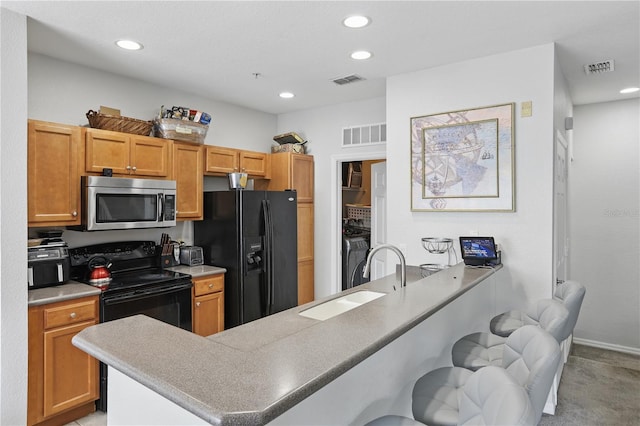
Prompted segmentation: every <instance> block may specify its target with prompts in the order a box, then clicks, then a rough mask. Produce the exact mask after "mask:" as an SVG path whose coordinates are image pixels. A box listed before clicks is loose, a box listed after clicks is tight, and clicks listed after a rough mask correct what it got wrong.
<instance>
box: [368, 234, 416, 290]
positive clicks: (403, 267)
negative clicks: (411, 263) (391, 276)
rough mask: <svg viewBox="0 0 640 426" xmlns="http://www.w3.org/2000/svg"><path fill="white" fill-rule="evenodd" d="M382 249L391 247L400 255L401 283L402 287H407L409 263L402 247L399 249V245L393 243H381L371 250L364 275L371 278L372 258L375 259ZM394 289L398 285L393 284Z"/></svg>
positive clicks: (390, 248)
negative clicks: (401, 249) (405, 258)
mask: <svg viewBox="0 0 640 426" xmlns="http://www.w3.org/2000/svg"><path fill="white" fill-rule="evenodd" d="M382 249H389V250H391V251H392V252H394V253H395V254H397V255H398V258H399V259H400V284H401V285H402V287H406V286H407V264H406V262H405V260H404V255H403V254H402V252H401V251H400V249H398V247H396V246H394V245H391V244H380V245H379V246H377V247H374V248H373V249H372V250H371V251H370V252H369V255H368V256H367V264H366V265H365V267H364V270H363V271H362V277H363V278H369V270H370V269H371V259H373V256H374V255H375V254H376V253H377V252H378V251H380V250H382ZM393 289H394V290H395V289H396V287H395V286H393Z"/></svg>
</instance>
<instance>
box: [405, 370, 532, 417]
mask: <svg viewBox="0 0 640 426" xmlns="http://www.w3.org/2000/svg"><path fill="white" fill-rule="evenodd" d="M465 371H466V372H465ZM468 371H469V370H466V369H464V368H458V367H443V368H439V369H437V370H433V371H431V372H429V373H427V374H426V375H424V376H423V377H421V378H420V379H419V380H418V381H417V382H416V384H415V386H414V389H413V405H412V409H413V415H414V417H415V418H416V420H419V421H421V422H424V423H427V424H429V425H534V424H535V418H536V415H535V410H534V408H533V405H532V403H531V401H530V400H529V395H528V394H527V391H526V390H525V388H524V387H523V386H521V385H520V383H518V382H517V381H516V379H515V378H513V377H512V376H511V375H510V374H509V373H508V372H507V370H505V369H503V368H501V367H496V366H488V367H486V368H483V369H481V370H479V371H476V372H474V373H471V374H469V373H468ZM465 377H466V379H465ZM462 382H464V383H463V384H462V385H461V383H462ZM438 385H440V386H438Z"/></svg>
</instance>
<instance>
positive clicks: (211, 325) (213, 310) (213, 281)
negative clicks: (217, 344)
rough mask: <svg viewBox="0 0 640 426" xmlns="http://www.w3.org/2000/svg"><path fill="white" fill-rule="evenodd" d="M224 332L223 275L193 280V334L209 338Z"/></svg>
mask: <svg viewBox="0 0 640 426" xmlns="http://www.w3.org/2000/svg"><path fill="white" fill-rule="evenodd" d="M222 330H224V274H216V275H207V276H204V277H197V278H193V332H194V333H195V334H198V335H200V336H210V335H212V334H215V333H218V332H220V331H222Z"/></svg>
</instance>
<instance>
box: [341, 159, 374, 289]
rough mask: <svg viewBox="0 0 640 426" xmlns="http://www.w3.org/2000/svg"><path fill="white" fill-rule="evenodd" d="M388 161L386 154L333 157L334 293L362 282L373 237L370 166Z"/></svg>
mask: <svg viewBox="0 0 640 426" xmlns="http://www.w3.org/2000/svg"><path fill="white" fill-rule="evenodd" d="M385 158H386V153H385V152H371V153H366V154H349V155H337V156H333V157H332V168H333V170H334V173H333V179H332V180H333V182H332V211H333V212H334V214H333V217H332V221H331V222H332V238H331V240H332V243H331V247H332V261H331V270H332V276H333V277H334V280H333V283H334V284H333V288H332V294H335V293H337V292H340V291H342V290H343V287H350V285H353V284H355V285H358V284H361V283H362V281H361V280H359V276H361V270H362V267H363V266H364V264H363V259H366V254H367V252H368V249H369V246H370V235H371V193H372V190H371V165H372V164H375V163H377V162H381V161H385ZM345 230H346V231H347V233H348V234H349V235H348V236H347V237H348V238H345ZM358 270H359V271H360V272H358ZM354 277H356V280H355V281H356V282H352V279H353V278H354Z"/></svg>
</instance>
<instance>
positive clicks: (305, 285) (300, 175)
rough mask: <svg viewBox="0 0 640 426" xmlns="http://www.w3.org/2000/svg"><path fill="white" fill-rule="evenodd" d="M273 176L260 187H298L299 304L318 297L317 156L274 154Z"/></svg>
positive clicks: (278, 188)
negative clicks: (316, 264) (315, 202)
mask: <svg viewBox="0 0 640 426" xmlns="http://www.w3.org/2000/svg"><path fill="white" fill-rule="evenodd" d="M271 167H272V170H271V179H270V180H269V181H262V182H257V183H256V189H267V190H270V191H283V190H285V189H295V190H296V193H297V195H298V304H299V305H302V304H304V303H307V302H311V301H313V300H314V276H313V274H314V269H313V260H314V253H313V245H314V242H313V235H314V215H313V211H314V210H313V209H314V203H313V191H314V163H313V156H311V155H305V154H296V153H292V152H279V153H275V154H271Z"/></svg>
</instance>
